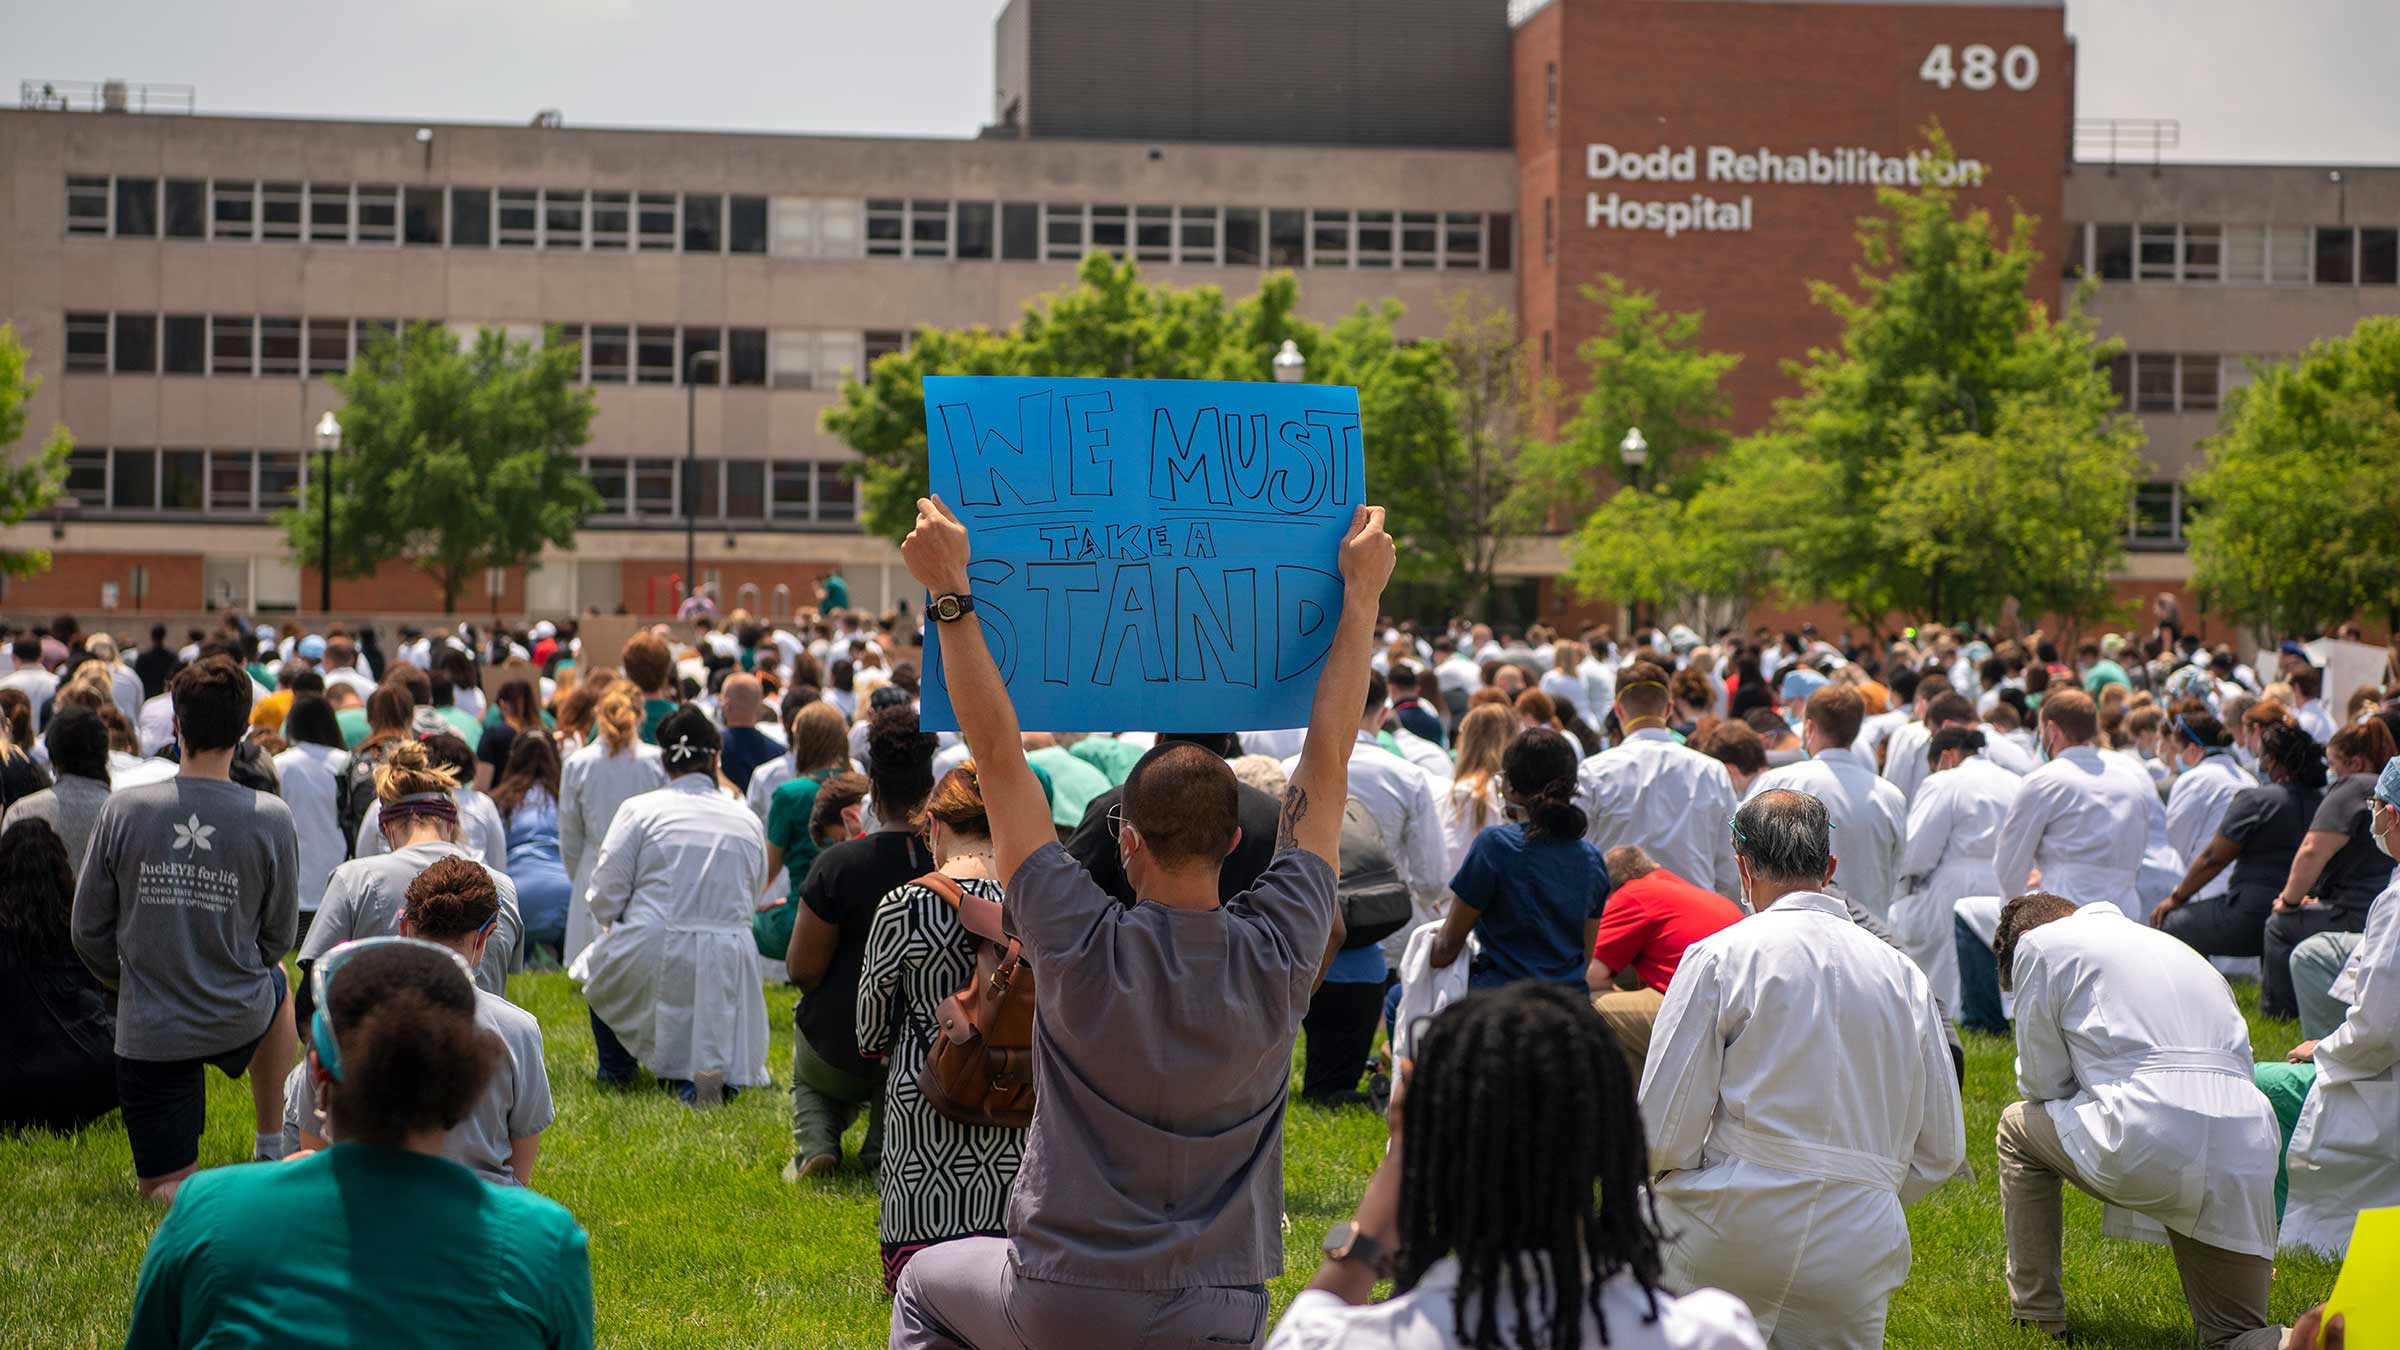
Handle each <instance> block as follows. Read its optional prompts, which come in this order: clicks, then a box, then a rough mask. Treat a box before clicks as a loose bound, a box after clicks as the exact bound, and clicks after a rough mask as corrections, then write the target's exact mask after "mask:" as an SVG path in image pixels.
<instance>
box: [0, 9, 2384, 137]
mask: <svg viewBox="0 0 2400 1350" xmlns="http://www.w3.org/2000/svg"><path fill="white" fill-rule="evenodd" d="M1566 2H1567V3H1574V0H1566ZM11 9H12V10H13V11H14V12H13V13H12V14H11V15H10V17H9V18H8V20H7V23H6V30H5V31H6V32H7V42H6V52H7V65H6V67H5V68H0V74H4V75H9V76H14V77H16V78H19V79H34V80H42V79H64V80H95V81H96V80H100V79H103V78H107V77H112V76H114V77H122V78H125V79H129V80H135V81H156V82H162V83H176V84H191V85H196V86H197V87H198V90H199V103H200V108H201V110H202V111H203V112H215V113H280V114H292V115H313V116H332V117H393V118H426V119H440V120H447V121H496V122H522V121H526V120H528V119H530V118H531V117H532V115H533V113H534V111H535V110H536V109H540V108H558V109H560V110H562V111H563V112H564V113H565V115H566V120H567V122H568V123H569V124H570V125H584V126H593V125H605V126H657V127H713V128H729V129H743V130H770V131H813V132H850V133H883V134H893V135H924V136H965V135H972V134H973V133H974V131H975V129H976V128H977V127H978V126H980V125H982V123H983V122H984V121H985V120H987V119H988V118H989V117H990V115H991V91H992V53H991V47H992V19H993V17H994V16H995V15H997V14H998V13H999V10H1000V0H780V2H777V0H770V2H769V3H765V4H760V3H756V0H750V2H749V3H730V2H729V0H672V3H670V2H669V0H373V3H367V2H365V0H80V2H77V3H57V2H55V0H53V2H52V3H41V0H28V2H27V3H25V4H21V5H14V6H11ZM236 16H238V19H237V17H236ZM2067 26H2068V29H2069V30H2070V31H2071V32H2072V33H2073V34H2074V35H2075V37H2076V39H2077V43H2078V50H2077V56H2076V64H2077V71H2076V75H2077V90H2076V111H2077V114H2078V115H2079V116H2083V117H2169V118H2175V119H2178V120H2179V121H2180V122H2181V123H2182V148H2181V150H2180V151H2179V152H2177V154H2176V156H2175V157H2177V158H2183V159H2209V160H2292V161H2302V162H2311V163H2315V162H2337V163H2339V162H2347V163H2400V80H2395V78H2394V77H2393V74H2392V71H2391V68H2390V62H2391V57H2392V54H2393V53H2394V52H2400V0H2071V3H2070V4H2069V6H2068V14H2067ZM1962 40H1963V39H1962Z"/></svg>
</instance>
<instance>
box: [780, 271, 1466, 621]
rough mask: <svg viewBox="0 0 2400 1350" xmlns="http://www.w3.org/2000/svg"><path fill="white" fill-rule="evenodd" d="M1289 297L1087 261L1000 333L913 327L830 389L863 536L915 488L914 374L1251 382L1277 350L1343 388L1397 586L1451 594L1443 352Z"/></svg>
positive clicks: (907, 503) (1269, 284) (1450, 410)
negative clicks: (1356, 416)
mask: <svg viewBox="0 0 2400 1350" xmlns="http://www.w3.org/2000/svg"><path fill="white" fill-rule="evenodd" d="M1299 298H1300V288H1299V285H1298V283H1296V282H1295V281H1294V280H1293V279H1292V276H1291V274H1290V273H1288V272H1272V273H1269V274H1267V275H1266V276H1265V277H1264V278H1263V279H1262V280H1261V282H1260V284H1259V289H1258V292H1257V294H1255V295H1252V296H1248V297H1246V298H1243V299H1241V300H1239V301H1233V302H1228V301H1227V300H1226V298H1225V294H1224V292H1223V291H1221V290H1219V289H1218V288H1217V287H1215V286H1196V287H1192V288H1189V289H1182V290H1178V289H1175V288H1173V287H1167V286H1155V285H1151V284H1149V283H1146V282H1144V281H1143V280H1142V279H1141V273H1140V269H1139V268H1137V267H1136V266H1135V265H1134V264H1133V263H1132V262H1130V261H1124V262H1120V261H1117V260H1115V259H1111V258H1109V257H1107V256H1105V255H1102V254H1093V255H1091V256H1090V257H1087V258H1085V259H1084V260H1083V263H1082V265H1081V266H1080V267H1079V268H1078V269H1077V271H1076V284H1075V285H1074V286H1072V287H1069V288H1067V289H1064V290H1061V291H1058V292H1056V293H1053V294H1051V295H1048V296H1045V297H1043V298H1042V299H1040V300H1037V301H1035V302H1033V303H1032V304H1029V305H1027V306H1026V308H1025V313H1024V317H1023V318H1021V319H1019V320H1018V322H1017V324H1016V326H1015V327H1013V328H1010V329H1007V330H1005V331H998V332H995V331H993V330H992V329H989V328H984V327H980V326H978V327H972V328H932V327H922V328H919V329H917V330H916V332H915V334H914V337H913V340H912V341H911V343H910V345H909V348H908V349H907V350H906V351H903V352H896V353H892V354H890V355H886V356H884V357H881V358H880V359H878V360H877V361H876V362H875V364H874V365H873V366H872V367H871V368H869V369H868V370H867V371H866V372H865V375H864V378H862V379H856V380H848V381H845V382H844V383H843V385H842V391H841V398H840V401H839V402H837V403H836V404H835V405H834V406H833V407H831V408H828V409H826V411H825V418H824V426H825V429H826V431H828V432H829V433H831V434H832V435H834V436H837V437H839V438H840V439H841V440H842V442H843V443H844V444H846V445H848V446H850V447H851V448H852V449H854V450H856V451H857V452H858V453H859V456H860V459H859V463H858V465H857V466H856V468H855V469H854V470H853V473H854V475H855V476H856V478H857V479H858V482H859V484H860V496H861V498H862V501H861V516H862V521H863V523H864V525H865V527H866V529H867V530H868V532H869V533H872V534H878V535H882V536H883V537H884V538H886V539H891V540H895V541H897V540H899V539H901V538H903V537H905V536H906V535H907V533H908V531H909V528H910V526H911V525H913V524H914V523H915V520H916V500H917V498H918V497H920V496H922V495H924V494H925V491H926V486H927V479H926V442H925V398H924V387H923V384H922V381H923V380H924V378H925V377H926V376H928V375H1041V376H1049V377H1055V378H1071V377H1116V378H1146V379H1172V380H1265V379H1269V378H1271V377H1272V375H1273V367H1272V365H1271V364H1270V363H1271V362H1272V361H1273V360H1274V357H1275V353H1276V352H1277V351H1278V350H1279V349H1280V348H1281V347H1282V345H1283V343H1284V341H1285V340H1287V339H1289V340H1290V341H1292V342H1294V343H1297V344H1298V346H1299V349H1300V352H1301V354H1302V355H1303V356H1304V357H1306V358H1307V362H1308V366H1307V379H1308V380H1309V381H1310V382H1312V383H1317V384H1347V385H1355V386H1357V388H1358V401H1359V413H1360V418H1361V421H1362V423H1363V424H1364V427H1365V431H1366V442H1365V448H1366V468H1367V483H1368V491H1369V495H1370V496H1371V497H1372V498H1373V499H1374V500H1376V501H1378V502H1380V503H1382V504H1383V505H1384V506H1386V507H1387V508H1388V511H1389V518H1388V520H1387V527H1388V528H1389V529H1390V530H1391V532H1392V534H1393V535H1394V536H1395V537H1396V538H1397V539H1398V540H1399V541H1400V544H1401V549H1400V556H1401V562H1400V567H1399V576H1400V578H1401V579H1402V580H1404V581H1416V582H1423V583H1428V584H1431V585H1434V586H1436V587H1440V588H1445V589H1448V590H1450V591H1452V592H1455V591H1457V590H1458V589H1460V588H1461V587H1462V584H1463V583H1462V579H1463V578H1466V577H1468V576H1469V575H1470V573H1471V572H1472V571H1473V567H1472V564H1471V560H1470V553H1471V552H1472V549H1473V545H1474V539H1473V538H1472V537H1471V534H1466V533H1462V532H1461V525H1460V520H1461V515H1460V511H1461V501H1462V495H1463V494H1464V493H1466V491H1467V486H1466V485H1467V484H1469V483H1471V482H1472V481H1473V478H1474V475H1475V472H1476V470H1475V468H1474V465H1473V462H1472V456H1471V455H1470V453H1469V452H1468V450H1467V449H1466V447H1465V446H1464V444H1463V437H1462V435H1461V430H1460V418H1461V416H1462V412H1461V405H1460V400H1459V396H1458V390H1457V383H1456V378H1457V377H1456V370H1455V367H1454V366H1453V364H1452V347H1451V345H1450V344H1448V343H1440V342H1435V343H1418V342H1408V341H1404V340H1402V339H1401V338H1400V337H1398V336H1397V334H1396V332H1395V327H1396V325H1397V324H1398V322H1399V320H1400V317H1401V315H1402V313H1403V312H1404V311H1403V309H1402V306H1401V305H1400V304H1399V302H1397V301H1391V300H1387V301H1385V302H1384V303H1383V304H1381V305H1378V306H1364V305H1362V306H1360V307H1359V308H1358V309H1357V310H1355V311H1353V312H1352V313H1350V314H1349V315H1347V316H1345V317H1344V318H1342V319H1341V320H1340V321H1338V322H1336V323H1334V324H1332V325H1330V326H1320V325H1318V324H1314V323H1311V322H1309V321H1308V320H1306V319H1302V318H1300V317H1299V316H1298V315H1297V314H1295V313H1294V309H1295V307H1296V306H1297V304H1298V302H1299Z"/></svg>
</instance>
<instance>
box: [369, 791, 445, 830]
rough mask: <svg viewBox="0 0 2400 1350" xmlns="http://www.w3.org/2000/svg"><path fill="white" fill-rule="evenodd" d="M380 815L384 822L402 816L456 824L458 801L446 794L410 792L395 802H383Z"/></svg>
mask: <svg viewBox="0 0 2400 1350" xmlns="http://www.w3.org/2000/svg"><path fill="white" fill-rule="evenodd" d="M381 814H382V816H383V818H384V819H385V820H397V819H400V818H401V817H404V816H431V817H433V818H434V819H436V820H446V821H450V822H452V823H456V822H457V820H458V799H457V798H455V797H452V796H451V795H450V794H449V793H447V792H412V793H410V794H408V795H407V796H405V797H401V798H399V799H397V800H395V801H388V802H385V803H384V804H383V807H382V812H381Z"/></svg>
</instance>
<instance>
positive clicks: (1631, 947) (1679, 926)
mask: <svg viewBox="0 0 2400 1350" xmlns="http://www.w3.org/2000/svg"><path fill="white" fill-rule="evenodd" d="M1741 920H1742V907H1741V906H1739V905H1737V904H1735V903H1733V902H1732V901H1731V900H1728V899H1726V898H1725V897H1724V896H1721V895H1719V894H1717V893H1716V892H1715V891H1711V890H1704V889H1702V888H1701V887H1698V886H1695V885H1693V884H1692V883H1690V882H1688V881H1685V880H1684V879H1683V878H1682V877H1679V876H1677V875H1675V874H1674V873H1673V872H1670V871H1668V870H1667V869H1665V868H1663V867H1662V868H1659V869H1658V870H1657V871H1655V872H1651V873H1649V874H1648V875H1646V876H1640V877H1636V878H1634V879H1633V880H1631V881H1629V882H1626V883H1625V884H1624V885H1622V886H1619V887H1617V888H1616V889H1615V890H1612V891H1610V892H1609V893H1608V904H1607V906H1606V907H1605V908H1603V909H1602V910H1601V911H1600V936H1599V938H1598V940H1597V941H1595V942H1594V943H1593V944H1592V959H1593V960H1595V961H1598V962H1599V963H1600V964H1601V965H1604V966H1606V967H1608V968H1609V969H1610V970H1623V969H1624V968H1625V967H1627V966H1629V965H1630V966H1632V967H1633V970H1634V974H1636V975H1638V976H1640V977H1641V980H1642V983H1643V984H1645V985H1648V986H1649V987H1650V988H1652V989H1655V990H1657V991H1658V992H1660V993H1662V994H1663V993H1665V992H1666V991H1667V982H1668V981H1670V980H1672V979H1674V978H1675V966H1676V964H1677V963H1678V962H1680V961H1682V960H1683V951H1684V948H1686V947H1689V946H1691V945H1692V944H1693V943H1695V942H1698V941H1699V940H1700V939H1702V938H1704V937H1707V936H1708V935H1709V934H1711V933H1714V932H1716V931H1718V930H1719V929H1723V928H1730V927H1732V926H1733V925H1735V924H1737V923H1739V922H1741Z"/></svg>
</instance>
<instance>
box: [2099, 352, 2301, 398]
mask: <svg viewBox="0 0 2400 1350" xmlns="http://www.w3.org/2000/svg"><path fill="white" fill-rule="evenodd" d="M2280 359H2282V358H2279V357H2270V356H2237V355H2232V354H2225V355H2219V354H2217V353H2214V352H2121V353H2119V354H2118V355H2116V356H2113V357H2111V358H2109V362H2108V383H2109V387H2110V388H2111V389H2114V390H2115V391H2116V395H2117V406H2118V407H2119V408H2121V409H2123V410H2124V411H2126V412H2136V413H2172V412H2215V411H2217V409H2218V408H2220V407H2221V406H2223V403H2224V397H2225V395H2227V394H2230V393H2232V392H2233V391H2234V390H2236V389H2239V388H2241V387H2242V386H2244V385H2246V384H2248V383H2250V380H2251V377H2252V372H2253V370H2254V368H2255V367H2257V366H2259V365H2261V364H2266V363H2272V362H2274V361H2276V360H2280Z"/></svg>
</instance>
